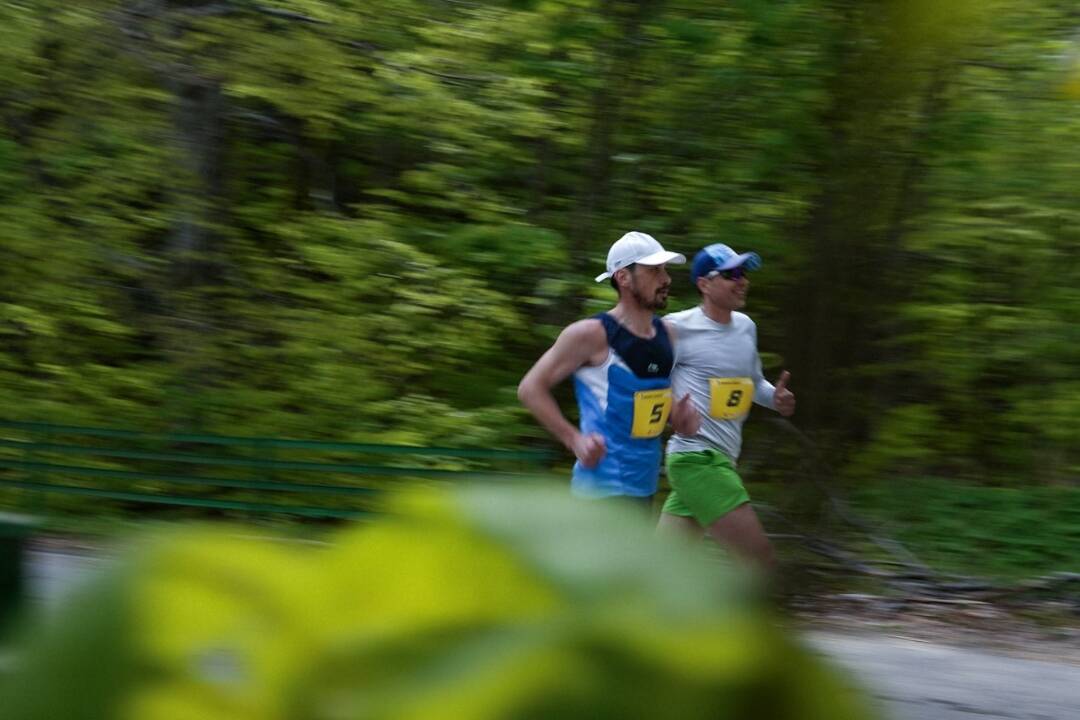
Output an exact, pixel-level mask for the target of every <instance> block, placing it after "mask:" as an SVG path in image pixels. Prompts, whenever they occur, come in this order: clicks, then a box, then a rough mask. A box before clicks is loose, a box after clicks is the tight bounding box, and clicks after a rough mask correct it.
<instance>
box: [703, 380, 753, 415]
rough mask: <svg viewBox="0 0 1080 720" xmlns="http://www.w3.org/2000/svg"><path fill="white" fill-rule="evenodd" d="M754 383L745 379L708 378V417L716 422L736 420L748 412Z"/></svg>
mask: <svg viewBox="0 0 1080 720" xmlns="http://www.w3.org/2000/svg"><path fill="white" fill-rule="evenodd" d="M752 402H754V383H753V382H752V381H751V380H750V378H747V377H739V378H709V415H710V416H712V417H714V418H716V419H717V420H737V419H739V418H741V417H743V416H744V415H746V413H748V412H750V404H751V403H752Z"/></svg>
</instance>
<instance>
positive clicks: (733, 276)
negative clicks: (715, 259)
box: [705, 267, 747, 280]
mask: <svg viewBox="0 0 1080 720" xmlns="http://www.w3.org/2000/svg"><path fill="white" fill-rule="evenodd" d="M717 275H719V276H720V277H722V278H724V279H725V280H739V279H741V278H744V277H746V275H747V273H746V270H745V269H743V268H742V267H734V268H731V269H730V270H713V271H711V272H709V273H706V275H705V277H707V278H714V277H716V276H717Z"/></svg>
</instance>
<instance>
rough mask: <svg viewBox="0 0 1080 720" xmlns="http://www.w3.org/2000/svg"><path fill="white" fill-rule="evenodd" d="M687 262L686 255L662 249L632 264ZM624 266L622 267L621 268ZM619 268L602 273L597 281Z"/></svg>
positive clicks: (601, 280) (680, 263)
mask: <svg viewBox="0 0 1080 720" xmlns="http://www.w3.org/2000/svg"><path fill="white" fill-rule="evenodd" d="M684 262H686V256H685V255H682V254H680V253H673V252H668V251H667V250H661V251H660V252H654V253H653V254H652V255H646V256H645V257H643V258H641V259H639V260H635V261H634V262H633V263H631V264H632V265H663V264H664V263H675V264H676V265H682V264H683V263H684ZM621 269H622V268H620V270H621ZM616 272H618V270H615V271H612V272H604V273H600V274H599V275H597V276H596V282H603V281H604V280H607V279H608V278H609V277H611V276H612V275H614V274H615V273H616Z"/></svg>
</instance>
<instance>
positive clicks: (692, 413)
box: [671, 393, 701, 437]
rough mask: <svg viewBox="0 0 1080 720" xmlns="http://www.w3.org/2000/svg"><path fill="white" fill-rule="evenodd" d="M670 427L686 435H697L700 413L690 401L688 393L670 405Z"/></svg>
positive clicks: (699, 425) (699, 426)
mask: <svg viewBox="0 0 1080 720" xmlns="http://www.w3.org/2000/svg"><path fill="white" fill-rule="evenodd" d="M671 427H672V428H673V429H674V430H675V432H677V433H679V434H680V435H684V436H686V437H690V436H691V435H697V431H698V430H699V429H700V428H701V413H699V412H698V409H697V408H696V407H694V405H693V403H691V402H690V394H689V393H687V394H686V395H683V396H682V397H681V398H679V399H678V400H676V401H675V404H674V405H673V406H672V407H671Z"/></svg>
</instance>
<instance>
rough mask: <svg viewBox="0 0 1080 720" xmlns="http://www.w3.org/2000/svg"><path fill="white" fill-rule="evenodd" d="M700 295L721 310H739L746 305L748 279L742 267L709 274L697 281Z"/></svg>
mask: <svg viewBox="0 0 1080 720" xmlns="http://www.w3.org/2000/svg"><path fill="white" fill-rule="evenodd" d="M698 287H699V288H700V289H701V294H702V295H703V296H704V297H706V298H708V299H709V302H711V303H712V304H713V305H715V306H716V307H718V308H720V309H722V310H739V309H741V308H742V307H744V306H745V305H746V295H747V293H748V292H749V291H750V277H749V275H747V273H746V272H745V271H744V269H743V268H742V267H737V268H733V269H731V270H725V271H723V272H721V273H715V272H713V273H709V274H708V275H706V276H705V277H704V278H702V279H701V280H699V281H698Z"/></svg>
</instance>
